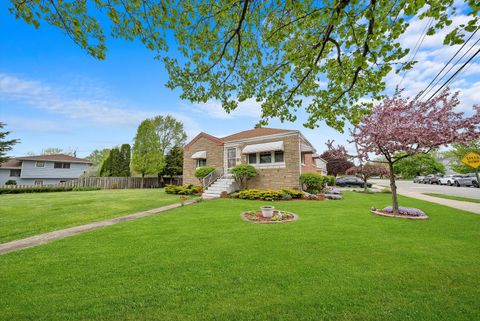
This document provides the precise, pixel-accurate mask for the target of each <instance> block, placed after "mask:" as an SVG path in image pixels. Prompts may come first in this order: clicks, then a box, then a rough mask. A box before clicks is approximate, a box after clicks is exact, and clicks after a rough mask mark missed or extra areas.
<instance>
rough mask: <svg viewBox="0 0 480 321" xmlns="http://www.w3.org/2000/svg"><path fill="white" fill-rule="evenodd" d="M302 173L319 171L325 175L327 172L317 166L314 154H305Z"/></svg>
mask: <svg viewBox="0 0 480 321" xmlns="http://www.w3.org/2000/svg"><path fill="white" fill-rule="evenodd" d="M302 173H318V174H321V175H325V173H323V172H322V170H321V169H320V168H318V167H317V166H316V164H315V160H314V159H313V154H305V164H302Z"/></svg>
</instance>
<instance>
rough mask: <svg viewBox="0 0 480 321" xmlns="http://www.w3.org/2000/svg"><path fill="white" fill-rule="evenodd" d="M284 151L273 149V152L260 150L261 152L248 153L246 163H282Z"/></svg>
mask: <svg viewBox="0 0 480 321" xmlns="http://www.w3.org/2000/svg"><path fill="white" fill-rule="evenodd" d="M284 161H285V159H284V152H283V151H280V150H279V151H275V152H261V153H251V154H248V163H249V164H254V165H255V164H274V163H283V162H284Z"/></svg>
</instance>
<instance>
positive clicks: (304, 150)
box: [300, 143, 314, 153]
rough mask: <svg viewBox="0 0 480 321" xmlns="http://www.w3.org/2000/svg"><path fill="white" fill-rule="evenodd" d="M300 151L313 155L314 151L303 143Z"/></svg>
mask: <svg viewBox="0 0 480 321" xmlns="http://www.w3.org/2000/svg"><path fill="white" fill-rule="evenodd" d="M300 150H301V152H302V153H313V152H314V150H313V148H312V147H311V146H310V145H307V144H305V143H302V144H301V146H300Z"/></svg>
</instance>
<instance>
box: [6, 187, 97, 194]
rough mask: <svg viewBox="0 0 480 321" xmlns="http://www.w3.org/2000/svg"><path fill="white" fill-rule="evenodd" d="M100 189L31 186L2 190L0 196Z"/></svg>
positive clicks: (95, 188) (94, 189) (94, 188)
mask: <svg viewBox="0 0 480 321" xmlns="http://www.w3.org/2000/svg"><path fill="white" fill-rule="evenodd" d="M99 189H100V188H99V187H71V186H29V187H22V188H0V194H22V193H49V192H71V191H78V192H83V191H96V190H99Z"/></svg>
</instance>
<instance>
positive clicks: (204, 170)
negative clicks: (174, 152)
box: [195, 166, 215, 181]
mask: <svg viewBox="0 0 480 321" xmlns="http://www.w3.org/2000/svg"><path fill="white" fill-rule="evenodd" d="M214 171H215V167H213V166H202V167H199V168H197V169H196V170H195V177H196V178H198V180H199V181H202V179H203V178H204V177H205V176H207V175H208V174H210V173H212V172H214Z"/></svg>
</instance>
